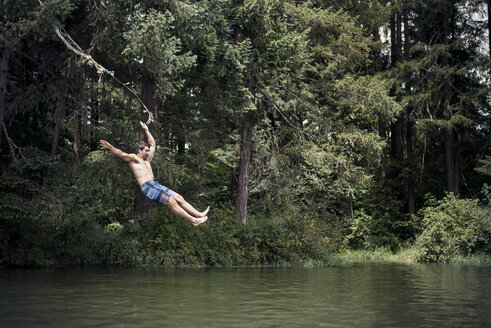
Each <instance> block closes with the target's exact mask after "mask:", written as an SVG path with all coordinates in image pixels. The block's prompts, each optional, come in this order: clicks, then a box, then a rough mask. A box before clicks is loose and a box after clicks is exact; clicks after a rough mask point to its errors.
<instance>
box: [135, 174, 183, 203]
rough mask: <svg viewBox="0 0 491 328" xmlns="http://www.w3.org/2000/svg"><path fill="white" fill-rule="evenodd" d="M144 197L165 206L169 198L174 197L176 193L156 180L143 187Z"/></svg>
mask: <svg viewBox="0 0 491 328" xmlns="http://www.w3.org/2000/svg"><path fill="white" fill-rule="evenodd" d="M140 188H141V190H142V192H143V195H145V197H146V198H147V199H149V200H151V201H154V202H159V203H161V204H163V205H165V204H166V203H167V200H168V199H169V197H173V196H174V195H175V194H176V193H175V192H174V191H172V190H171V189H169V188H167V187H165V186H162V185H161V184H160V183H158V182H157V181H155V180H151V181H147V182H145V183H144V184H142V185H141V187H140Z"/></svg>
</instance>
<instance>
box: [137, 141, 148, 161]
mask: <svg viewBox="0 0 491 328" xmlns="http://www.w3.org/2000/svg"><path fill="white" fill-rule="evenodd" d="M149 153H150V145H149V144H148V143H146V142H145V141H139V142H138V145H137V149H136V155H137V156H139V157H141V158H143V159H147V157H148V154H149Z"/></svg>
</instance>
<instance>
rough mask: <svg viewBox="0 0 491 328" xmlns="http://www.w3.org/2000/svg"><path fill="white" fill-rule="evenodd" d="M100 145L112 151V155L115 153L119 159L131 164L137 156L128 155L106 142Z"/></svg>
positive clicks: (102, 141) (103, 141)
mask: <svg viewBox="0 0 491 328" xmlns="http://www.w3.org/2000/svg"><path fill="white" fill-rule="evenodd" d="M100 144H101V146H102V147H104V148H107V149H109V150H110V151H111V153H113V154H114V155H116V156H117V157H119V158H121V159H122V160H123V161H125V162H131V161H132V160H133V157H134V156H135V155H134V154H127V153H125V152H124V151H122V150H121V149H118V148H116V147H114V146H113V145H111V144H110V143H109V142H107V141H106V140H101V141H100Z"/></svg>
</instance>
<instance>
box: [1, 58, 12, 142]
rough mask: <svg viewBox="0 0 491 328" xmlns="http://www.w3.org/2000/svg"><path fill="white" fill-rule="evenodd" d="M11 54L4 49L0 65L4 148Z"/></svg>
mask: <svg viewBox="0 0 491 328" xmlns="http://www.w3.org/2000/svg"><path fill="white" fill-rule="evenodd" d="M9 59H10V52H9V51H8V50H7V49H4V50H3V52H2V62H1V63H0V147H1V146H2V138H3V134H4V133H5V134H7V131H3V129H4V125H5V123H4V117H5V109H6V105H7V104H6V101H5V97H6V96H7V73H8V69H9Z"/></svg>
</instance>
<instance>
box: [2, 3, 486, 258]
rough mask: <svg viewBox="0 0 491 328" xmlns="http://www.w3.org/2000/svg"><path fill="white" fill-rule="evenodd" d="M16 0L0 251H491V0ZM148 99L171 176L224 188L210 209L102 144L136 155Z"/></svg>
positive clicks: (220, 254)
mask: <svg viewBox="0 0 491 328" xmlns="http://www.w3.org/2000/svg"><path fill="white" fill-rule="evenodd" d="M486 4H487V6H488V7H487V8H486ZM1 11H2V23H1V25H0V41H1V42H0V57H1V62H0V265H1V266H11V265H13V266H17V265H50V264H82V265H92V264H97V265H106V264H113V265H165V266H171V265H267V264H283V263H290V264H301V263H325V262H326V261H329V259H330V256H331V255H332V254H335V253H338V252H341V251H345V250H350V249H363V250H377V249H381V248H383V249H388V250H390V251H392V252H397V251H400V250H401V249H407V248H408V247H412V248H414V249H415V250H416V252H415V254H416V255H415V257H416V259H417V260H420V261H451V260H452V259H453V258H454V257H458V256H469V255H473V254H488V255H489V253H490V251H491V245H490V237H491V210H490V198H489V195H490V191H489V187H488V185H489V184H490V182H491V181H490V180H491V179H490V176H491V171H490V158H491V157H490V156H491V153H490V152H491V147H490V144H489V142H490V140H491V139H490V133H489V132H490V123H491V122H490V118H491V112H490V106H491V101H490V100H491V99H490V92H489V91H490V90H489V89H490V82H491V80H490V79H491V74H490V71H491V60H490V56H489V47H490V46H491V45H490V43H489V38H488V36H489V23H488V22H489V1H488V2H487V3H486V2H485V1H473V2H468V1H457V0H431V1H406V0H398V1H390V2H389V1H385V0H377V1H336V0H332V1H282V0H240V1H238V0H213V1H211V0H208V1H207V0H203V1H190V0H144V1H135V0H131V1H130V0H122V1H104V0H45V1H42V2H36V1H10V0H7V1H4V2H3V5H2V9H1ZM55 28H60V29H62V30H64V31H66V32H67V33H68V35H70V36H71V37H72V38H73V40H74V41H75V42H76V43H77V44H78V45H80V47H81V48H82V49H83V51H84V52H85V53H86V54H87V55H88V56H89V55H90V58H91V59H87V58H82V57H81V56H79V55H77V54H75V53H74V52H73V51H71V50H70V49H68V48H67V47H66V45H65V43H63V42H62V41H61V40H60V38H59V37H58V36H57V34H56V33H55ZM92 59H93V60H95V61H96V62H97V63H98V64H100V65H102V66H103V67H105V68H107V69H108V70H110V71H113V72H114V77H115V78H116V79H117V80H119V81H121V82H122V83H123V84H124V86H123V85H122V84H121V83H119V82H118V81H117V80H116V79H114V78H113V77H112V76H110V74H100V73H101V70H100V66H97V65H95V66H94V62H93V61H92ZM89 64H91V65H89ZM131 91H134V92H135V93H134V94H133V93H132V92H131ZM140 101H142V102H143V103H144V104H145V106H146V107H147V108H148V109H149V110H151V111H152V113H153V115H154V117H155V122H154V123H152V124H151V125H150V131H151V133H152V134H153V136H154V137H155V139H156V142H157V153H156V156H155V158H154V160H153V161H152V167H153V170H154V173H155V176H156V178H157V180H159V181H160V182H161V183H162V184H165V185H168V186H169V187H171V188H172V189H174V190H176V191H178V192H179V193H180V194H182V195H183V196H184V197H185V198H186V199H187V200H188V201H189V202H190V203H192V204H196V206H197V207H198V208H200V209H201V208H204V207H205V206H206V205H211V207H212V211H211V213H210V218H209V220H208V222H207V223H206V224H202V225H200V226H198V227H194V226H192V225H191V224H189V222H187V221H184V220H182V219H181V218H178V217H176V216H175V215H174V214H172V212H171V211H170V210H169V209H168V208H166V207H163V206H160V205H157V204H151V203H150V202H148V201H146V200H144V199H143V198H142V196H141V193H140V191H139V188H138V186H137V184H136V182H135V181H134V179H133V177H132V174H131V172H130V170H129V168H128V167H127V165H126V164H125V163H123V162H122V161H120V160H118V159H117V158H115V157H114V156H112V155H111V154H110V153H108V152H106V151H103V150H101V149H100V148H98V142H99V139H105V140H108V141H110V142H111V143H112V144H114V145H115V146H117V147H118V148H121V149H123V150H125V151H126V152H133V151H134V148H135V145H136V142H137V141H138V140H139V139H140V138H142V137H143V134H142V132H141V129H140V127H139V124H138V121H139V120H142V121H146V120H147V118H148V117H147V115H146V114H144V113H143V111H142V106H141V103H140Z"/></svg>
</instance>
